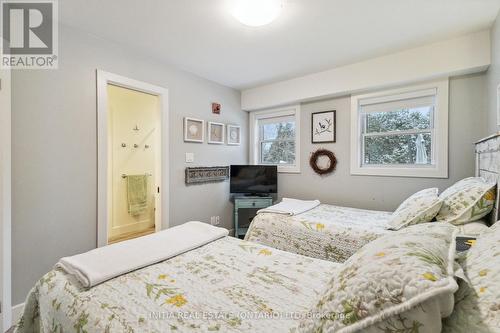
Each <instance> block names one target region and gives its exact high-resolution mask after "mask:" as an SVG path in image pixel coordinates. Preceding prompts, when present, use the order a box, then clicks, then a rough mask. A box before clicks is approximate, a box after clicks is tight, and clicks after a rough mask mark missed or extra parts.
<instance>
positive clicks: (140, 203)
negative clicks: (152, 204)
mask: <svg viewBox="0 0 500 333" xmlns="http://www.w3.org/2000/svg"><path fill="white" fill-rule="evenodd" d="M147 191H148V176H147V175H131V176H128V177H127V199H128V213H129V214H130V215H132V216H136V215H139V214H141V213H143V212H144V211H145V210H146V209H147V208H148V192H147Z"/></svg>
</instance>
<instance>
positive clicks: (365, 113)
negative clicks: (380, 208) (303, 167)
mask: <svg viewBox="0 0 500 333" xmlns="http://www.w3.org/2000/svg"><path fill="white" fill-rule="evenodd" d="M447 126H448V81H447V80H446V81H443V82H438V83H434V84H430V85H426V86H416V87H409V88H406V89H399V90H393V91H388V92H383V93H377V94H369V95H358V96H353V97H352V124H351V127H352V133H353V134H354V135H353V137H352V143H351V153H352V156H351V159H352V161H351V173H352V174H366V175H383V176H411V177H447V169H448V167H447V135H448V134H447V133H448V130H447Z"/></svg>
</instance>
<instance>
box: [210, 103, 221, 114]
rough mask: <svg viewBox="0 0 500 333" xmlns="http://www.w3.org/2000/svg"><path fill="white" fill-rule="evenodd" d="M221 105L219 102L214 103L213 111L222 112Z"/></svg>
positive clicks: (214, 112) (215, 112)
mask: <svg viewBox="0 0 500 333" xmlns="http://www.w3.org/2000/svg"><path fill="white" fill-rule="evenodd" d="M220 109H221V105H220V104H219V103H212V113H213V114H220Z"/></svg>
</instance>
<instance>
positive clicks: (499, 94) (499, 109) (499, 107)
mask: <svg viewBox="0 0 500 333" xmlns="http://www.w3.org/2000/svg"><path fill="white" fill-rule="evenodd" d="M497 125H498V126H500V84H499V85H498V86H497Z"/></svg>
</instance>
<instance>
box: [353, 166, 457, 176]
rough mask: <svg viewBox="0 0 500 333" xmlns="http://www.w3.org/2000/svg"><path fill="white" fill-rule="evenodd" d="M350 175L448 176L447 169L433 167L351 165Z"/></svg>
mask: <svg viewBox="0 0 500 333" xmlns="http://www.w3.org/2000/svg"><path fill="white" fill-rule="evenodd" d="M351 175H357V176H384V177H417V178H448V170H447V169H444V168H439V167H438V166H434V167H420V168H418V167H417V168H414V167H400V168H397V167H351Z"/></svg>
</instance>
